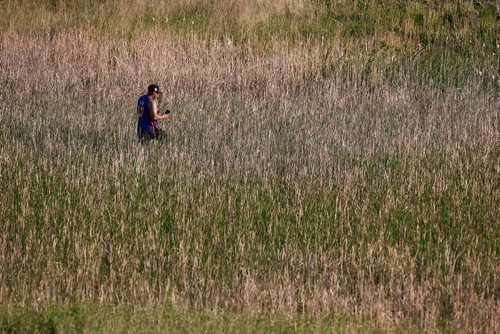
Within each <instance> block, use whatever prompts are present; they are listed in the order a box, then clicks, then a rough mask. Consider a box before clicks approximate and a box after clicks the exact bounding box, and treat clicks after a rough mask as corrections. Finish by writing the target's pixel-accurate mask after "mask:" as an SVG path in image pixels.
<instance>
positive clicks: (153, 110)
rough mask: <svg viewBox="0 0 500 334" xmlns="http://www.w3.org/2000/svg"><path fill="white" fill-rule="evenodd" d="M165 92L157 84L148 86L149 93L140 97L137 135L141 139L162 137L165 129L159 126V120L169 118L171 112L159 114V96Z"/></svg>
mask: <svg viewBox="0 0 500 334" xmlns="http://www.w3.org/2000/svg"><path fill="white" fill-rule="evenodd" d="M161 94H163V93H162V91H161V90H160V87H159V86H158V85H156V84H151V85H149V86H148V93H147V95H143V96H141V97H139V100H138V101H137V116H138V117H139V119H138V121H137V136H138V137H139V139H141V140H144V139H146V140H147V139H161V138H164V137H165V131H163V129H162V128H161V127H160V126H159V124H158V121H159V120H162V119H168V118H169V117H170V114H168V113H166V114H162V115H160V114H159V111H158V97H159V96H160V95H161Z"/></svg>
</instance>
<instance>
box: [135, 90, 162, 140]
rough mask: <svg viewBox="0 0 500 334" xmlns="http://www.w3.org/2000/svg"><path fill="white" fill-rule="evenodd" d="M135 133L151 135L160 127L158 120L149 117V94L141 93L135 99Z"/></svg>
mask: <svg viewBox="0 0 500 334" xmlns="http://www.w3.org/2000/svg"><path fill="white" fill-rule="evenodd" d="M137 116H138V117H139V119H138V120H137V133H138V134H149V135H152V134H154V133H155V132H157V131H158V130H159V129H160V126H159V125H158V121H156V120H153V119H151V115H150V110H149V96H148V95H143V96H141V97H140V98H139V100H138V101H137Z"/></svg>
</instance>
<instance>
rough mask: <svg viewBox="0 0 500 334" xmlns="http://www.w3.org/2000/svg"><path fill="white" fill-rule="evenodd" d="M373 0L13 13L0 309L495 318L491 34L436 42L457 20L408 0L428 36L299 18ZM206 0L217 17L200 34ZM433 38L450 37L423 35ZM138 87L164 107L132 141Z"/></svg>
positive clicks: (494, 325) (82, 6) (1, 111)
mask: <svg viewBox="0 0 500 334" xmlns="http://www.w3.org/2000/svg"><path fill="white" fill-rule="evenodd" d="M359 3H361V2H359ZM381 3H382V4H381V5H380V6H381V7H378V6H376V5H375V3H374V2H366V6H365V7H360V8H358V7H357V5H355V4H354V2H347V3H341V2H338V3H337V2H332V3H330V2H324V3H321V4H315V5H314V6H313V4H312V3H310V2H302V3H300V4H299V3H298V2H294V3H292V2H290V3H287V2H285V1H283V2H280V3H279V4H275V5H274V6H275V7H273V8H275V9H274V10H276V11H277V12H276V13H277V14H270V15H267V13H265V11H264V10H262V9H259V8H266V7H265V6H264V7H259V6H263V5H245V4H244V3H243V2H233V3H232V5H230V4H229V3H228V2H223V3H221V4H214V3H212V2H192V3H190V4H187V5H186V3H183V2H165V3H161V4H159V7H158V8H156V10H157V11H156V12H154V13H160V14H158V15H163V16H161V17H163V18H164V19H165V23H164V26H162V27H163V28H162V29H160V30H158V29H156V28H157V27H158V26H157V23H154V24H152V25H151V26H146V23H145V22H146V21H144V20H140V21H138V22H140V23H137V24H139V25H140V29H139V28H137V29H138V31H140V32H141V33H140V34H130V30H128V29H129V27H130V25H133V24H134V23H133V22H134V20H135V19H136V17H137V15H143V14H144V15H146V14H145V13H148V15H152V14H151V12H147V11H144V12H143V11H142V10H143V9H142V8H147V9H149V7H148V5H146V4H145V3H141V2H139V1H131V2H130V7H127V6H124V5H122V6H118V5H117V3H115V2H102V3H101V4H100V3H99V2H90V3H86V2H85V3H84V2H65V1H53V2H46V3H44V5H42V6H38V7H35V6H34V5H33V4H30V3H29V2H28V1H21V2H19V3H16V4H17V5H19V6H25V7H23V8H25V9H26V10H25V11H22V12H21V14H20V13H19V12H15V11H13V8H14V5H13V4H14V2H12V3H9V4H8V5H7V10H6V12H7V13H8V14H7V15H6V17H7V18H9V17H10V21H9V19H5V18H3V19H2V27H3V30H2V35H1V39H0V70H1V73H2V76H1V77H0V80H1V87H2V88H1V89H0V99H1V100H2V101H4V103H2V104H1V105H0V117H1V122H0V147H1V155H0V158H1V159H0V168H1V169H0V192H1V193H3V194H4V195H3V200H2V201H1V202H0V203H1V204H0V217H1V232H0V247H1V249H2V250H3V252H2V255H1V256H0V267H1V270H0V301H1V304H3V305H4V307H5V309H9V310H10V309H18V308H26V309H38V308H44V307H46V306H47V305H51V304H59V305H70V304H72V303H75V302H78V303H81V302H83V303H95V302H101V303H104V304H106V303H117V304H118V305H129V304H134V305H142V306H148V305H150V306H153V307H157V306H159V305H160V306H161V305H170V306H169V307H172V308H173V309H174V310H209V311H213V312H219V311H231V312H236V313H238V312H252V313H261V314H264V315H272V314H282V315H285V316H287V317H289V318H293V317H298V316H307V317H313V318H317V319H320V318H322V317H332V318H341V317H343V316H348V317H349V318H350V319H355V320H357V321H363V320H369V321H372V322H373V323H374V324H376V325H377V326H380V327H384V328H387V327H391V326H401V328H411V327H412V326H417V328H421V329H436V328H440V329H442V328H451V329H462V330H470V331H480V330H484V331H491V332H495V331H498V330H499V328H498V322H497V321H496V319H497V318H498V295H499V288H498V277H499V265H498V257H499V247H498V240H500V235H499V233H500V232H499V231H500V229H499V228H498V227H499V226H498V216H500V212H499V211H500V210H499V209H498V208H499V204H500V203H499V178H498V172H499V159H498V156H499V154H498V153H499V146H498V142H499V138H498V124H499V123H498V107H499V106H498V58H497V53H496V48H497V47H496V45H494V44H495V43H490V44H487V43H484V41H483V42H481V41H480V40H479V39H476V40H475V41H474V42H473V43H469V44H468V45H470V46H467V47H462V46H463V45H467V43H465V42H464V41H462V40H461V39H459V40H460V43H461V44H460V43H458V44H454V43H451V42H446V41H449V40H450V39H449V38H448V37H450V36H455V37H456V35H454V33H458V34H460V31H461V30H460V29H459V30H458V32H457V30H453V31H454V33H452V32H443V35H439V34H440V33H438V32H437V30H436V29H435V27H434V26H432V24H433V23H432V21H429V20H430V19H429V18H428V16H429V17H433V16H432V15H437V14H432V13H435V12H437V13H444V9H442V8H448V7H446V5H445V6H441V5H437V4H435V5H432V4H431V5H425V4H422V3H420V2H416V1H415V2H411V3H410V5H408V8H411V10H412V11H418V10H420V11H421V12H422V13H427V14H422V15H423V18H422V20H423V22H424V23H422V25H421V27H420V28H418V29H421V30H418V31H420V33H422V34H424V35H421V34H420V33H419V34H416V35H415V37H412V36H410V35H411V34H410V35H407V34H406V33H404V34H400V33H399V32H391V31H390V29H386V28H387V27H388V26H389V27H390V26H391V24H392V23H390V22H393V21H391V20H390V19H389V21H390V22H389V23H387V25H384V24H383V22H380V21H375V22H373V23H372V24H373V25H374V30H373V31H371V32H367V33H366V34H365V33H363V34H361V35H359V34H348V33H347V31H348V30H342V29H344V28H342V29H340V28H338V26H337V28H332V30H331V33H332V35H329V34H324V35H323V36H321V34H315V33H314V34H312V33H308V34H303V33H302V32H301V29H302V28H301V26H300V24H301V23H300V22H305V21H307V20H309V21H308V22H313V23H314V24H317V27H318V29H322V28H320V27H324V26H325V24H324V23H322V21H320V20H326V19H327V18H328V19H330V18H332V20H333V22H336V21H338V22H340V23H342V25H340V26H341V27H345V26H346V25H348V24H351V23H352V22H358V23H359V24H360V25H364V24H366V19H367V18H366V16H368V17H373V18H374V17H375V14H373V13H377V10H380V8H386V7H389V5H390V4H393V3H390V2H381ZM293 4H295V5H293ZM132 5H134V6H132ZM189 6H191V7H189ZM199 6H205V7H199ZM254 6H256V7H254ZM294 6H295V7H294ZM384 6H385V7H384ZM448 6H450V5H448ZM457 6H458V7H459V8H469V10H470V11H471V14H468V15H465V14H464V15H463V16H460V17H462V19H461V20H459V21H458V22H457V21H453V22H456V23H455V24H456V25H457V26H459V27H462V28H463V27H466V26H468V24H469V23H470V22H476V21H477V20H483V18H482V17H483V16H482V15H483V14H481V13H483V12H482V11H483V10H486V9H484V8H491V6H490V5H487V4H480V6H479V5H477V4H476V2H474V3H472V4H468V3H466V2H458V5H457ZM488 6H490V7H488ZM131 8H132V9H131ZM137 8H139V9H138V10H133V9H137ZM185 8H195V9H196V8H205V9H204V10H203V11H202V13H212V14H210V15H209V14H203V15H204V16H203V17H204V18H205V19H206V20H207V22H208V23H209V24H208V23H207V27H206V29H205V28H204V27H203V26H200V27H198V28H196V27H194V28H189V29H188V28H184V27H183V26H182V25H181V21H182V20H189V17H188V16H187V15H188V14H187V13H188V12H186V11H185V12H182V13H183V14H182V13H181V12H177V14H176V11H182V10H185ZM286 8H288V9H286ZM396 8H399V7H396ZM408 8H407V9H406V10H407V11H409V10H410V9H408ZM28 9H30V10H32V11H29V10H28ZM115 9H116V11H115ZM222 9H224V10H228V13H230V15H229V17H228V20H224V22H229V21H233V22H234V25H233V26H231V27H229V28H228V27H226V26H225V25H224V24H226V23H224V24H223V23H221V25H219V26H217V25H216V24H215V27H213V26H212V25H213V24H214V22H217V20H220V19H221V18H220V16H217V15H216V13H218V12H220V11H221V10H222ZM312 9H315V11H314V10H312ZM112 10H113V11H112ZM231 10H233V11H231ZM348 10H350V12H351V13H352V15H355V14H356V13H357V14H359V15H361V17H352V18H350V19H347V18H341V17H340V16H339V15H344V14H345V13H347V12H348ZM453 10H455V9H453ZM282 11H285V12H286V13H285V14H283V15H284V17H288V18H289V19H288V20H289V21H287V22H288V23H289V26H288V28H286V24H287V22H284V21H282V17H281V16H279V15H281V14H280V13H282ZM407 11H406V12H405V11H404V10H402V9H401V10H396V9H394V17H395V18H397V17H401V18H404V17H406V16H405V15H406V14H401V13H407ZM270 12H271V13H272V11H270ZM472 12H473V13H472ZM141 13H142V14H141ZM179 13H181V14H179ZM245 13H246V14H245ZM248 13H254V14H255V17H256V18H255V21H253V20H252V19H249V17H252V18H253V17H254V16H253V15H250V14H248ZM259 13H260V14H259ZM342 13H344V14H342ZM452 13H455V12H454V11H452ZM94 14H95V15H96V17H97V18H98V19H97V21H95V22H87V21H85V20H88V19H91V18H92V17H93V16H94ZM31 15H33V16H31ZM72 15H74V16H72ZM155 15H157V14H155ZM175 15H177V17H178V19H174V18H173V17H174V16H175ZM182 15H184V16H185V18H183V19H180V18H181V17H182ZM193 15H201V14H196V13H195V14H193ZM259 15H260V16H259ZM345 15H347V14H345ZM363 15H364V16H363ZM386 15H392V14H390V13H389V14H386ZM398 15H399V16H398ZM427 15H428V16H427ZM457 15H458V14H457ZM488 15H489V14H488ZM103 16H107V17H108V18H107V19H104V18H103ZM276 17H280V18H279V19H277V18H276ZM487 17H489V16H487ZM167 19H168V20H167ZM23 20H26V21H23ZM79 20H82V21H79ZM157 20H158V19H155V22H157ZM172 20H174V22H172ZM176 20H177V21H176ZM276 20H277V21H276ZM304 20H305V21H304ZM351 20H352V21H351ZM416 20H417V21H419V20H420V19H416ZM488 20H489V19H488ZM488 20H486V19H485V21H484V22H486V23H484V24H485V27H486V28H485V30H484V31H491V29H494V28H491V26H489V24H490V23H488V22H490V21H488ZM22 22H29V26H28V28H26V26H25V25H23V24H22ZM106 22H112V23H113V24H110V26H109V27H104V26H102V25H103V24H108V23H106ZM182 22H184V21H182ZM221 22H222V20H221ZM368 22H369V20H368ZM397 22H400V21H397ZM477 22H479V21H477ZM481 22H483V21H481ZM115 23H116V24H115ZM314 24H312V26H314ZM394 24H395V23H394ZM195 25H196V24H194V23H193V24H192V26H195ZM266 26H268V28H266V29H269V30H268V34H267V35H266V34H264V33H262V34H261V35H259V34H257V35H253V37H252V36H250V35H247V37H245V34H249V32H256V31H261V32H262V31H263V30H262V29H264V28H263V27H266ZM274 27H275V28H274ZM284 27H285V28H286V29H288V31H289V33H283V34H281V33H280V31H282V30H280V29H285V28H284ZM326 27H328V26H327V25H326ZM384 27H385V28H384ZM469 28H470V29H471V30H472V32H470V31H471V30H467V31H468V32H467V33H470V34H475V35H474V36H480V34H479V32H475V31H474V29H476V28H471V27H470V26H469ZM469 28H468V29H469ZM197 29H199V30H197ZM259 29H261V30H259ZM328 29H329V28H328ZM339 29H340V30H339ZM346 29H347V28H346ZM405 29H406V28H405ZM463 29H465V28H463ZM488 29H490V30H488ZM361 30H363V29H361ZM382 31H385V32H384V34H382V35H380V34H379V32H382ZM200 32H204V33H200ZM236 32H238V34H239V36H240V37H241V36H243V37H242V38H235V36H236ZM273 32H276V33H273ZM462 33H463V34H464V36H468V35H466V33H465V32H462ZM476 33H477V34H476ZM426 34H427V35H426ZM433 34H434V35H436V36H438V35H439V36H440V38H442V41H445V42H443V43H441V44H439V43H437V42H436V43H434V44H433V43H427V44H425V45H423V44H422V41H421V40H420V38H421V37H422V36H427V37H425V38H427V39H429V38H431V35H433ZM486 35H487V34H486ZM333 36H336V37H337V38H333ZM471 36H472V35H471ZM488 36H489V35H488ZM422 38H423V37H422ZM450 38H452V37H450ZM436 41H437V39H436ZM462 42H463V43H462ZM419 43H420V46H419V45H418V44H419ZM483 44H484V46H483ZM151 82H159V83H160V84H161V85H162V86H163V87H164V90H165V91H166V94H165V96H164V97H163V101H162V108H163V107H165V106H166V105H169V106H171V107H173V108H174V114H173V115H174V116H173V118H172V119H171V120H170V121H168V122H166V124H165V128H166V130H167V132H168V134H169V137H168V140H166V141H165V142H159V143H150V144H148V145H141V144H139V143H138V142H137V140H136V138H135V122H136V119H135V115H134V111H135V103H136V99H137V97H138V95H140V94H141V93H142V92H143V90H144V88H145V87H146V86H147V85H148V84H149V83H151ZM9 312H10V311H9ZM6 323H9V322H8V321H7V322H6Z"/></svg>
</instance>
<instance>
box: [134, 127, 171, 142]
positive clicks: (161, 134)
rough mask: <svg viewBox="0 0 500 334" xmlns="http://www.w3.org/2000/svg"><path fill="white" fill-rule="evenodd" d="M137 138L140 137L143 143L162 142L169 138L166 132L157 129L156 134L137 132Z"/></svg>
mask: <svg viewBox="0 0 500 334" xmlns="http://www.w3.org/2000/svg"><path fill="white" fill-rule="evenodd" d="M137 137H139V140H140V141H141V142H144V141H146V142H147V141H150V140H162V139H165V138H166V137H167V135H166V133H165V131H163V130H162V129H156V131H155V132H154V133H150V132H142V131H137Z"/></svg>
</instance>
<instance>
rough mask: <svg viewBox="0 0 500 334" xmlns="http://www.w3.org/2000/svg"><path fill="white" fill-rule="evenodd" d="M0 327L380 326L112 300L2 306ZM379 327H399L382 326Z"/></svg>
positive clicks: (280, 329) (274, 329) (316, 329)
mask: <svg viewBox="0 0 500 334" xmlns="http://www.w3.org/2000/svg"><path fill="white" fill-rule="evenodd" d="M0 331H1V332H2V333H3V332H6V333H17V332H31V333H33V332H36V333H59V332H62V333H75V332H77V333H82V332H84V333H137V332H140V333H144V332H146V333H151V332H154V333H157V332H176V333H193V332H196V333H222V332H231V333H255V332H266V333H290V332H293V333H311V332H312V333H328V332H332V331H334V332H337V331H342V332H360V331H361V332H367V331H368V332H381V331H382V330H381V329H378V328H377V327H375V326H374V325H373V324H371V323H369V322H356V321H352V320H350V319H348V318H343V317H341V316H339V318H338V319H337V320H332V319H330V318H324V319H310V318H307V317H299V318H297V319H287V318H286V317H285V316H284V315H280V314H276V315H274V316H266V315H259V314H251V313H239V312H228V311H224V312H215V313H213V312H197V313H192V312H188V311H179V310H175V309H173V308H172V307H171V306H165V307H163V308H160V307H132V306H129V307H127V306H119V307H117V306H113V305H92V304H87V305H81V304H73V305H69V306H66V307H64V306H59V305H54V306H48V307H44V308H42V309H40V310H23V309H20V310H5V309H4V310H3V312H1V315H0ZM383 331H384V332H387V331H389V332H395V333H396V332H400V331H401V330H400V329H398V328H396V327H393V328H385V329H384V330H383Z"/></svg>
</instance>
